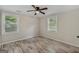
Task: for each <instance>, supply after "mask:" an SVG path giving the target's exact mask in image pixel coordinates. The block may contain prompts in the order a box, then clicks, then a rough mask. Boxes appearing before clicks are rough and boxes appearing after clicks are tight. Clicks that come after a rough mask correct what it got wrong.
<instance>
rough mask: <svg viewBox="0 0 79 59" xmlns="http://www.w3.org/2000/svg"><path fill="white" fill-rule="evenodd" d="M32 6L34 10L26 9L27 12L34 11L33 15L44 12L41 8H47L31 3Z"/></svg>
mask: <svg viewBox="0 0 79 59" xmlns="http://www.w3.org/2000/svg"><path fill="white" fill-rule="evenodd" d="M32 7H33V8H34V10H28V11H27V12H32V11H34V12H35V14H34V15H37V14H38V13H41V14H44V15H45V13H44V12H42V10H47V9H48V8H40V7H36V6H35V5H32Z"/></svg>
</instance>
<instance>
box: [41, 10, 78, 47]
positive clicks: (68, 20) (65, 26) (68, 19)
mask: <svg viewBox="0 0 79 59" xmlns="http://www.w3.org/2000/svg"><path fill="white" fill-rule="evenodd" d="M54 15H56V16H58V29H57V30H58V31H57V32H48V31H47V18H48V17H52V16H54ZM54 15H49V16H46V17H44V18H41V19H40V35H41V36H44V37H48V38H51V39H54V40H57V41H61V42H64V43H67V44H71V45H74V46H77V47H79V38H76V36H79V9H77V10H72V11H68V12H64V13H59V14H54Z"/></svg>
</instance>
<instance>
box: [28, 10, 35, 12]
mask: <svg viewBox="0 0 79 59" xmlns="http://www.w3.org/2000/svg"><path fill="white" fill-rule="evenodd" d="M31 11H35V10H28V11H27V12H31Z"/></svg>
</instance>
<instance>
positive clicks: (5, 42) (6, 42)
mask: <svg viewBox="0 0 79 59" xmlns="http://www.w3.org/2000/svg"><path fill="white" fill-rule="evenodd" d="M37 36H39V35H37ZM37 36H28V37H24V38H21V39H17V40H9V41H3V42H1V43H0V45H3V44H8V43H11V42H16V41H20V40H25V39H29V38H33V37H37Z"/></svg>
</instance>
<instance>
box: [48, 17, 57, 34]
mask: <svg viewBox="0 0 79 59" xmlns="http://www.w3.org/2000/svg"><path fill="white" fill-rule="evenodd" d="M48 31H54V32H57V17H56V16H53V17H50V18H48Z"/></svg>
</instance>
